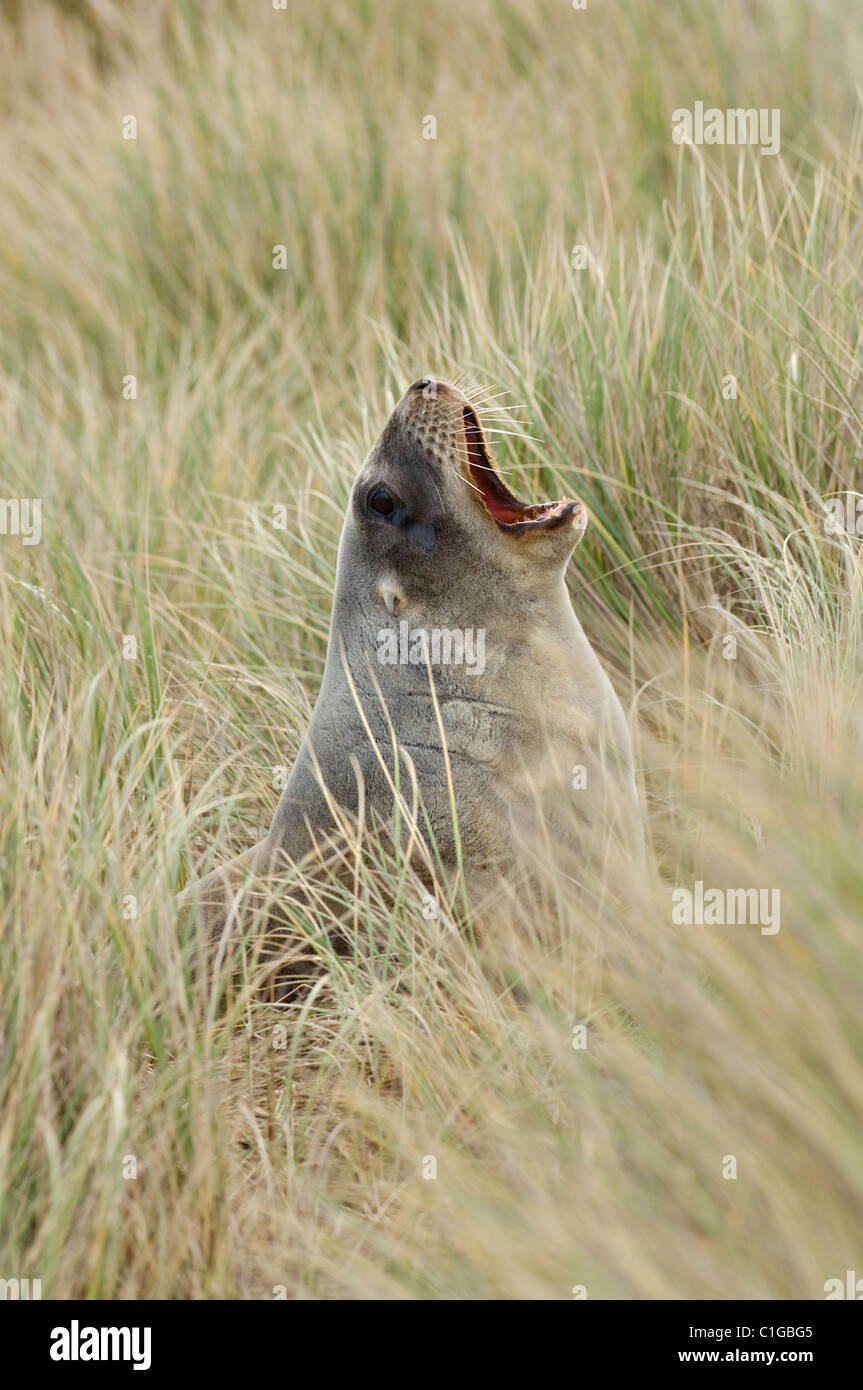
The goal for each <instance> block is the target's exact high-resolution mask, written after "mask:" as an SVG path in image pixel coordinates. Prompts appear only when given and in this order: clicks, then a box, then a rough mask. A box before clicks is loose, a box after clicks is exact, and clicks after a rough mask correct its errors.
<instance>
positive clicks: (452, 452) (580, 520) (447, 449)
mask: <svg viewBox="0 0 863 1390" xmlns="http://www.w3.org/2000/svg"><path fill="white" fill-rule="evenodd" d="M396 414H397V416H399V417H400V419H401V420H402V422H403V424H404V427H405V429H406V430H407V431H408V433H409V434H410V435H411V436H412V437H413V438H414V439H415V440H416V441H417V443H418V444H419V445H420V446H421V447H422V448H423V449H424V450H425V451H426V452H427V454H428V455H429V457H430V458H433V459H434V460H435V461H437V462H438V463H440V464H443V466H444V468H445V469H446V471H447V473H448V475H449V476H450V477H452V476H453V475H455V476H456V477H457V478H458V481H459V484H460V485H461V484H463V483H467V492H466V493H464V495H462V494H463V489H462V488H461V486H460V487H459V491H458V501H459V508H460V510H461V508H462V507H463V506H464V504H465V503H467V504H468V505H470V504H471V503H472V505H473V506H474V507H479V508H481V510H482V512H484V513H485V515H486V517H489V518H491V520H492V521H493V522H494V523H495V525H496V526H497V527H498V528H499V529H500V530H501V531H504V532H506V533H507V534H508V535H510V536H512V537H516V538H527V537H529V536H534V537H535V536H538V535H540V534H547V533H548V532H550V531H557V532H561V533H563V534H566V535H568V537H569V539H570V540H572V536H573V533H575V535H576V540H580V539H581V536H582V534H583V533H584V530H585V527H586V525H587V512H586V510H585V508H584V507H583V505H582V504H581V502H579V501H578V500H577V499H575V498H569V497H564V498H561V499H560V500H559V501H556V502H522V501H521V499H520V498H518V497H517V496H516V495H515V493H514V492H513V491H512V489H511V488H509V487H508V486H507V484H506V483H505V482H504V480H503V478H502V477H501V474H500V471H499V469H498V467H497V465H496V463H495V461H494V459H493V457H492V454H491V451H490V449H489V447H488V443H487V440H486V437H485V433H484V431H483V428H482V425H481V424H480V419H479V414H478V412H477V408H476V406H475V404H474V403H473V402H472V401H471V400H470V399H469V398H468V397H467V396H466V395H465V394H464V393H463V392H462V391H461V390H459V388H458V387H457V386H453V385H451V384H450V383H449V382H447V381H436V380H435V379H434V377H431V376H424V377H420V378H419V380H418V381H415V382H413V384H412V385H411V386H410V387H409V388H408V390H407V391H406V393H405V395H404V397H403V398H402V400H401V401H400V403H399V406H398V407H397V408H396Z"/></svg>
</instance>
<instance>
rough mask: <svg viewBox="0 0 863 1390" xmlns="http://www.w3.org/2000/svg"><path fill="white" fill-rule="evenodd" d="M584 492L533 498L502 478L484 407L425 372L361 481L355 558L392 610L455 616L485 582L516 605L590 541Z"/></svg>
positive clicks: (357, 569) (352, 521) (352, 529)
mask: <svg viewBox="0 0 863 1390" xmlns="http://www.w3.org/2000/svg"><path fill="white" fill-rule="evenodd" d="M586 525H587V513H586V510H585V508H584V506H583V505H582V503H581V502H579V501H577V500H575V499H572V498H564V499H562V500H560V501H556V502H538V503H532V502H523V501H521V500H520V499H519V498H518V497H516V495H515V494H514V493H513V492H512V491H511V489H510V488H509V487H508V486H507V484H506V483H505V482H504V480H503V478H502V477H501V475H500V473H499V471H498V469H497V467H496V466H495V463H494V459H493V458H492V454H491V451H490V449H489V447H488V444H487V442H486V438H485V434H484V433H483V429H482V425H481V423H480V418H479V414H478V412H477V409H476V408H475V406H474V405H473V404H472V403H471V401H470V400H469V399H468V397H467V396H466V395H464V394H463V392H462V391H461V390H459V389H458V388H457V387H455V386H452V385H450V384H449V383H447V382H444V381H435V380H433V379H432V378H430V377H423V378H422V379H421V380H419V381H415V382H414V383H413V385H412V386H411V387H409V389H408V390H407V391H406V392H405V394H404V396H403V397H402V398H401V400H400V401H399V403H398V405H397V406H396V408H395V410H394V411H393V413H392V415H391V417H390V419H389V421H388V422H387V424H386V426H385V428H384V430H383V432H382V434H381V435H380V437H379V438H378V440H377V441H376V442H375V444H374V446H373V448H372V449H371V451H370V453H369V455H368V457H367V459H366V460H365V462H364V464H363V466H362V468H361V470H360V473H359V475H358V477H357V479H356V482H355V484H354V488H353V492H352V496H351V508H350V514H349V518H348V524H347V527H346V537H345V550H346V552H347V555H346V559H347V561H348V563H349V565H350V567H351V570H352V572H353V574H354V576H355V577H357V578H359V579H360V582H361V576H362V575H368V576H374V577H375V579H376V581H377V582H378V584H379V591H380V593H381V594H382V596H383V597H384V599H385V602H386V606H387V608H388V609H389V611H390V612H391V613H392V612H395V611H396V610H397V609H400V608H404V607H411V606H413V604H412V603H411V599H412V598H414V599H415V600H416V601H417V604H418V606H419V607H420V608H422V609H423V610H425V611H426V613H429V611H430V610H431V612H432V614H435V613H437V614H439V615H440V616H441V617H442V618H445V617H446V615H447V613H452V612H455V611H456V610H457V609H459V610H460V609H462V608H463V607H464V603H465V599H466V598H468V599H469V598H470V595H471V593H472V592H473V591H477V590H479V589H481V590H485V591H489V590H491V591H493V592H494V594H495V597H496V602H497V603H498V604H505V603H506V601H507V595H508V594H512V595H513V597H514V600H515V601H516V606H520V604H521V602H523V601H524V600H525V599H526V598H528V597H530V596H533V597H534V598H541V597H542V596H543V594H544V593H546V592H547V591H548V587H549V585H550V584H559V583H560V581H561V579H562V576H563V571H564V569H565V567H566V563H567V561H568V559H569V557H570V555H571V553H572V551H573V549H574V547H575V546H576V545H577V544H578V542H579V541H580V540H581V537H582V536H583V534H584V530H585V527H586Z"/></svg>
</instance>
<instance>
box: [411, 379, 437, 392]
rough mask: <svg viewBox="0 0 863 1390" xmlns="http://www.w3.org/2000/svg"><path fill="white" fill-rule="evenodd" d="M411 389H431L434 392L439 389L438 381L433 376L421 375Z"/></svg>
mask: <svg viewBox="0 0 863 1390" xmlns="http://www.w3.org/2000/svg"><path fill="white" fill-rule="evenodd" d="M410 389H411V390H412V391H430V392H432V393H433V392H435V391H436V390H437V382H436V381H435V380H434V378H433V377H430V376H421V377H420V379H419V381H415V382H414V383H413V385H412V386H411V388H410Z"/></svg>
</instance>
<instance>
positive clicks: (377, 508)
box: [368, 487, 396, 516]
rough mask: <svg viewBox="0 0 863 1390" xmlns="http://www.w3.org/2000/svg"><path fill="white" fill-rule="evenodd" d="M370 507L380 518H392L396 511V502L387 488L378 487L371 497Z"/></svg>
mask: <svg viewBox="0 0 863 1390" xmlns="http://www.w3.org/2000/svg"><path fill="white" fill-rule="evenodd" d="M368 507H369V509H370V511H373V512H377V514H378V516H390V515H391V514H392V513H393V512H394V511H395V508H396V500H395V498H394V497H393V495H392V493H391V492H390V491H389V490H388V489H387V488H385V487H376V488H375V490H374V492H373V493H372V494H371V495H370V497H369V500H368Z"/></svg>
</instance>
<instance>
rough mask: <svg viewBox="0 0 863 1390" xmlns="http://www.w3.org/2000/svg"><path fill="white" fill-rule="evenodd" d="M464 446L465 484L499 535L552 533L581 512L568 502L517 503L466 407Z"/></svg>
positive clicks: (478, 426) (479, 429)
mask: <svg viewBox="0 0 863 1390" xmlns="http://www.w3.org/2000/svg"><path fill="white" fill-rule="evenodd" d="M464 442H465V450H466V452H467V464H468V474H469V479H468V480H469V482H470V483H471V486H472V487H473V489H474V491H475V492H476V493H477V495H478V497H479V499H480V501H481V502H482V504H483V506H484V507H485V510H486V511H487V512H488V514H489V516H490V517H491V518H492V520H493V521H496V522H497V524H498V526H499V527H500V529H501V530H502V531H509V532H510V534H511V535H516V536H517V535H521V534H523V533H525V532H527V531H551V530H554V529H556V528H557V527H558V526H564V525H565V524H566V523H567V522H568V521H569V520H570V518H571V517H572V516H573V515H574V514H575V512H576V511H579V512H580V511H581V503H580V502H575V501H572V500H571V499H569V498H563V499H562V500H561V501H559V502H537V503H530V502H520V501H519V499H518V498H517V497H516V495H515V493H513V492H510V490H509V488H508V487H507V485H506V483H505V482H504V481H503V478H502V477H501V476H500V474H499V473H498V471H497V469H496V468H495V466H494V463H493V462H492V458H491V455H490V454H489V452H488V448H487V447H486V442H485V437H484V435H483V432H482V429H481V428H480V423H479V420H478V419H477V417H476V414H475V412H474V411H473V410H471V408H470V406H469V405H466V406H465V407H464Z"/></svg>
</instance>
